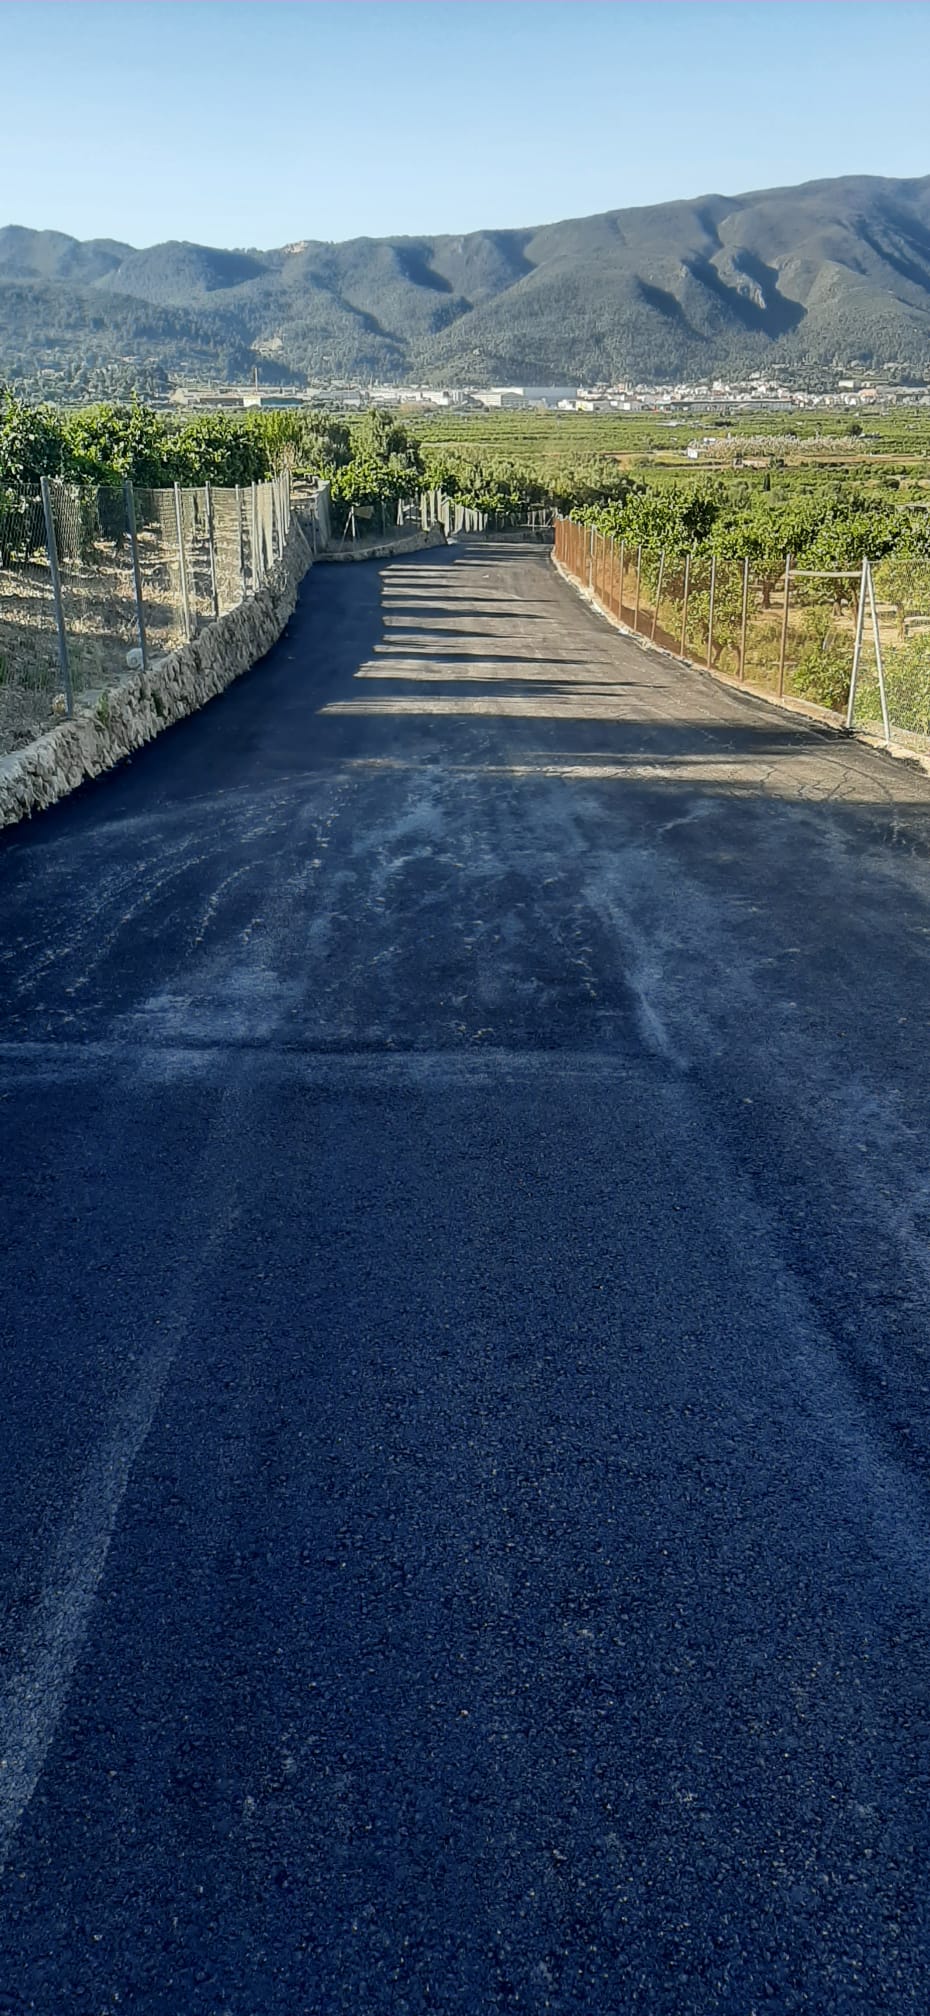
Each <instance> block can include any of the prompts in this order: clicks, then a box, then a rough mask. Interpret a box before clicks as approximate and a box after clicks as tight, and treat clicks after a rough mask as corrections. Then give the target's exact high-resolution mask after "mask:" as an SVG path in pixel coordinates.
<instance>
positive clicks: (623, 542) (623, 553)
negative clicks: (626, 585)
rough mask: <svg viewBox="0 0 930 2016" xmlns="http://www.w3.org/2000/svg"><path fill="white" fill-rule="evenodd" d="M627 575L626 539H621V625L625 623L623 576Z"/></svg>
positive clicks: (619, 613)
mask: <svg viewBox="0 0 930 2016" xmlns="http://www.w3.org/2000/svg"><path fill="white" fill-rule="evenodd" d="M625 573H626V540H625V539H621V541H620V603H619V607H618V609H617V619H618V621H619V622H620V623H622V622H623V576H624V574H625Z"/></svg>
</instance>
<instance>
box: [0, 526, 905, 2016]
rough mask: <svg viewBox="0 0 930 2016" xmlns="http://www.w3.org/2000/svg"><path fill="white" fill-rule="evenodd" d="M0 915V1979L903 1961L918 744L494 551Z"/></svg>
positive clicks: (67, 822)
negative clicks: (807, 703)
mask: <svg viewBox="0 0 930 2016" xmlns="http://www.w3.org/2000/svg"><path fill="white" fill-rule="evenodd" d="M0 916H2V923H3V937H2V963H0V976H2V1022H0V1039H2V1041H0V1126H2V1129H3V1141H4V1153H3V1158H2V1171H3V1178H2V1180H3V1190H4V1204H3V1220H2V1223H3V1294H2V1303H0V1327H2V1340H0V1341H2V1358H0V1365H2V1388H0V1392H2V1410H3V1411H2V1442H0V1656H2V1699H0V1862H2V1863H3V1865H4V1867H3V1876H2V1879H0V2011H2V2012H12V2011H15V2012H17V2016H19V2012H24V2011H36V2012H41V2016H103V2012H104V2011H108V2012H109V2011H113V2010H131V2011H134V2012H143V2016H337V2012H339V2016H408V2012H416V2016H426V2012H440V2016H496V2012H499V2011H508V2012H509V2011H525V2012H533V2016H537V2012H545V2011H553V2012H572V2016H576V2012H577V2016H582V2012H583V2016H628V2012H631V2011H635V2012H640V2011H641V2012H648V2016H711V2012H726V2016H761V2012H763V2011H764V2012H773V2011H774V2012H779V2016H781V2012H788V2011H807V2012H810V2016H845V2012H853V2011H856V2012H859V2011H862V2012H869V2016H873V2012H881V2016H899V2012H903V2011H920V2012H922V2016H924V2012H926V2010H927V2008H928V2006H930V1904H928V1884H927V1867H928V1851H930V1802H928V1792H930V1782H928V1781H930V1671H928V1668H930V1658H928V1636H927V1624H928V1609H930V1603H928V1596H930V1589H928V1581H930V1546H928V1487H930V1476H928V1455H930V1387H928V1313H930V1312H928V1303H930V1271H928V1245H927V1236H928V1231H930V1149H928V1139H930V1133H928V1121H930V1114H928V1088H930V1076H928V1070H927V1054H928V1023H930V782H928V780H927V779H925V778H924V777H923V776H922V775H921V774H920V773H918V772H917V771H916V769H914V768H913V767H912V766H910V765H907V764H896V763H892V762H891V760H890V759H888V758H884V757H882V756H880V755H876V754H872V753H870V752H868V751H866V750H864V749H861V748H857V747H855V746H853V745H851V744H849V743H847V742H845V741H843V740H842V739H840V738H838V737H836V736H833V735H830V734H826V733H821V732H816V731H813V730H811V729H809V728H807V727H805V726H804V725H803V724H801V723H799V722H796V721H794V720H793V719H790V718H789V717H787V716H786V715H784V714H779V713H778V712H777V711H776V710H774V709H772V708H767V707H765V706H764V705H762V704H760V703H756V702H754V701H751V700H747V699H744V698H740V697H732V696H731V695H729V694H728V693H724V692H723V691H722V690H721V689H720V688H719V687H717V686H715V685H714V683H713V682H712V681H710V680H709V679H708V678H706V677H704V676H703V675H700V674H697V673H690V672H687V671H684V670H682V669H681V668H678V667H676V666H675V665H673V664H672V663H671V662H670V661H668V660H664V659H662V658H659V657H655V656H652V655H650V654H648V653H646V652H644V651H641V650H640V649H639V648H638V647H636V646H635V645H633V644H631V643H629V642H627V641H624V640H622V639H620V638H619V637H617V636H616V635H615V634H614V633H613V632H612V631H611V630H610V629H609V628H608V627H607V625H606V624H605V623H604V622H603V621H602V620H601V619H599V618H598V617H596V616H595V615H594V614H593V613H592V612H591V611H589V610H588V609H587V608H585V607H584V606H583V605H582V604H581V603H580V602H579V601H578V600H577V598H576V597H575V596H574V595H573V594H572V592H571V591H570V590H569V589H568V588H567V587H566V586H565V585H564V584H563V583H561V582H560V581H559V580H558V578H557V577H556V576H555V574H554V572H553V571H552V569H551V568H550V566H549V565H548V562H547V560H546V558H545V556H544V555H543V554H542V553H541V552H540V551H539V550H538V549H531V550H528V551H526V552H520V551H518V550H515V549H513V548H506V547H501V548H495V547H486V546H484V545H475V546H473V547H471V548H466V549H458V550H457V551H455V550H453V549H450V550H449V551H448V552H442V551H440V552H435V551H434V552H431V553H428V554H422V555H418V556H415V557H414V556H411V557H409V558H407V559H406V560H404V561H398V562H396V563H394V564H391V565H388V566H385V567H382V568H375V567H373V566H369V567H367V568H343V569H336V568H332V569H324V568H319V569H318V570H316V571H315V572H314V573H313V574H312V575H311V576H310V578H309V579H308V582H307V584H306V586H305V589H304V592H303V596H302V601H301V605H300V608H299V610H298V612H297V615H296V616H295V618H294V620H293V621H292V623H291V625H290V628H289V630H288V632H287V634H286V635H285V637H284V638H283V640H282V642H281V644H280V645H279V646H278V648H277V649H276V650H275V651H274V652H273V653H272V655H271V657H270V658H269V659H268V660H267V661H266V662H265V664H264V665H262V666H261V667H259V668H257V669H256V670H255V671H254V672H253V673H251V674H250V675H248V676H247V677H246V678H244V679H243V680H242V681H241V682H240V683H239V684H238V685H237V686H236V687H235V688H233V689H232V690H231V691H230V692H229V693H228V694H227V695H226V696H225V697H224V698H223V699H221V700H220V701H218V702H215V703H214V704H213V705H212V706H210V707H209V708H208V709H206V711H205V712H204V713H203V714H201V715H200V716H199V717H198V718H197V719H196V720H193V721H191V722H189V723H187V724H184V725H183V726H181V727H180V728H177V729H175V730H172V731H171V732H170V733H168V734H166V735H165V736H164V737H163V738H162V739H161V740H160V741H159V743H157V744H156V745H154V746H153V747H152V748H151V749H149V750H147V751H146V752H145V753H144V754H142V755H141V756H140V757H138V758H137V759H136V760H135V761H134V762H133V763H132V764H130V765H127V766H126V767H124V768H123V769H122V770H121V771H120V772H119V773H118V774H115V775H113V776H112V777H110V778H107V779H104V780H101V781H100V782H99V783H98V784H96V785H94V786H93V787H91V788H89V789H87V790H86V791H84V792H83V793H82V794H80V795H79V796H78V797H77V798H75V799H74V800H72V801H71V802H70V803H67V804H65V805H63V806H61V807H59V808H58V809H57V810H56V811H54V812H52V813H50V814H47V815H46V816H44V817H43V818H41V819H40V820H37V821H36V822H35V823H34V824H33V825H32V826H30V827H28V828H24V829H21V830H19V831H17V832H15V833H14V834H12V835H9V836H7V837H6V838H5V840H4V841H3V843H2V844H0Z"/></svg>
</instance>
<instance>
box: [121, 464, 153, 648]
mask: <svg viewBox="0 0 930 2016" xmlns="http://www.w3.org/2000/svg"><path fill="white" fill-rule="evenodd" d="M123 499H124V502H125V507H126V524H127V526H128V528H129V547H130V551H131V553H132V587H133V593H134V595H135V598H136V629H137V630H138V633H139V649H140V651H141V653H142V670H143V672H144V671H146V669H147V667H148V662H149V654H148V645H147V643H146V638H145V607H144V604H143V601H142V572H141V569H140V566H139V539H138V533H137V530H136V499H135V494H134V492H133V487H132V484H131V483H130V481H129V477H128V476H127V477H126V480H125V482H124V484H123Z"/></svg>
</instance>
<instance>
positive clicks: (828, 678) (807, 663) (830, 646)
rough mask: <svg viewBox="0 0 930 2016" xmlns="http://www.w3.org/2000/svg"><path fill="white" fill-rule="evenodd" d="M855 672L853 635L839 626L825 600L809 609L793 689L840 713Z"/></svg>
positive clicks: (803, 697) (798, 654)
mask: <svg viewBox="0 0 930 2016" xmlns="http://www.w3.org/2000/svg"><path fill="white" fill-rule="evenodd" d="M851 673H852V647H851V640H850V637H849V636H848V635H844V634H843V633H842V632H841V631H839V630H838V629H837V627H836V622H835V618H834V616H833V613H832V611H831V610H830V609H828V608H826V607H825V606H824V605H823V604H821V606H820V607H819V608H812V609H808V610H807V611H806V613H805V616H804V623H803V627H802V630H801V633H800V648H799V649H798V651H797V655H796V657H795V661H794V667H793V670H792V674H791V681H790V684H791V689H792V691H793V692H794V693H797V694H798V695H799V696H800V697H801V698H802V699H804V700H814V701H816V702H817V705H818V706H820V707H832V708H833V709H834V710H835V711H836V712H837V713H839V712H840V711H841V709H842V708H844V707H845V705H846V702H847V699H848V697H849V681H850V676H851Z"/></svg>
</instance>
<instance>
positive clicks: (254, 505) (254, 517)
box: [249, 483, 261, 595]
mask: <svg viewBox="0 0 930 2016" xmlns="http://www.w3.org/2000/svg"><path fill="white" fill-rule="evenodd" d="M249 503H250V511H251V524H250V532H251V538H250V544H251V547H252V593H253V595H256V594H257V593H258V590H259V588H260V587H261V556H260V553H259V546H258V487H257V485H256V484H255V483H253V484H252V489H251V493H250V498H249Z"/></svg>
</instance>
